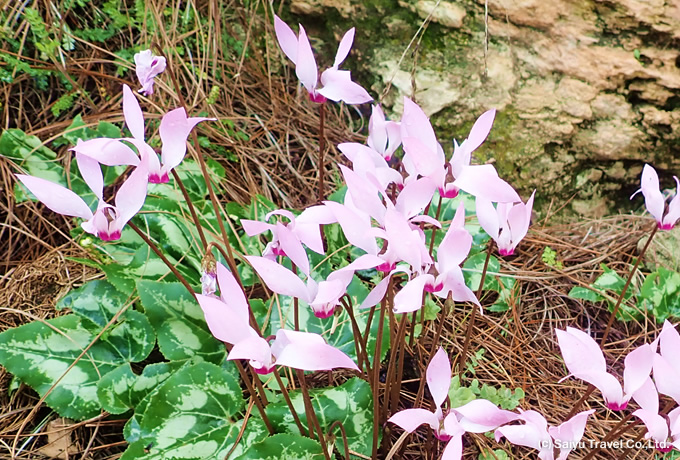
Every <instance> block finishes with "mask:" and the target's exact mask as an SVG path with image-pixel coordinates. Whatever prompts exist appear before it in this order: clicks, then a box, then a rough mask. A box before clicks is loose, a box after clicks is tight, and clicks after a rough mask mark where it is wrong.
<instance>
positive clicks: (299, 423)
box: [274, 369, 308, 436]
mask: <svg viewBox="0 0 680 460" xmlns="http://www.w3.org/2000/svg"><path fill="white" fill-rule="evenodd" d="M274 378H276V382H277V383H278V384H279V388H280V389H281V394H282V395H283V399H285V400H286V404H287V405H288V409H289V410H290V413H291V415H292V416H293V420H295V424H296V425H297V427H298V430H300V434H301V435H302V436H308V433H307V430H305V427H304V426H303V425H302V421H301V420H300V417H298V414H297V411H296V410H295V406H293V402H292V401H291V400H290V395H289V394H288V389H286V386H285V385H284V384H283V381H282V380H281V376H280V375H279V371H278V369H274Z"/></svg>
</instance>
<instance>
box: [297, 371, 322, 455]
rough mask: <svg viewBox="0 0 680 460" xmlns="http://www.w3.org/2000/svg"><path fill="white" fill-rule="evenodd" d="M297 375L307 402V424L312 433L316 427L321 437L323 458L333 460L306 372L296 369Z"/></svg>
mask: <svg viewBox="0 0 680 460" xmlns="http://www.w3.org/2000/svg"><path fill="white" fill-rule="evenodd" d="M295 373H296V374H297V377H298V380H299V382H300V390H302V399H303V400H304V402H305V410H306V412H307V424H308V425H309V426H310V430H309V431H310V433H311V432H312V429H311V427H314V429H315V430H316V433H317V434H318V437H319V443H321V449H322V450H323V456H324V457H325V459H326V460H331V457H330V455H329V454H328V447H327V446H326V437H325V436H324V432H323V430H322V429H321V425H320V424H319V419H318V418H317V416H316V412H314V406H313V405H312V399H311V397H310V396H309V391H308V390H307V382H306V380H305V373H304V371H301V370H299V369H295Z"/></svg>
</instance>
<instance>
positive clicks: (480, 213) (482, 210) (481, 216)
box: [475, 197, 501, 240]
mask: <svg viewBox="0 0 680 460" xmlns="http://www.w3.org/2000/svg"><path fill="white" fill-rule="evenodd" d="M475 207H476V208H477V209H476V210H477V220H478V221H479V225H481V226H482V228H483V229H484V231H485V232H486V233H488V234H489V236H490V237H491V238H493V239H494V240H497V239H498V234H499V232H500V230H501V221H500V219H499V218H498V212H497V211H496V208H494V206H493V203H492V202H491V200H487V199H486V198H482V197H477V199H475Z"/></svg>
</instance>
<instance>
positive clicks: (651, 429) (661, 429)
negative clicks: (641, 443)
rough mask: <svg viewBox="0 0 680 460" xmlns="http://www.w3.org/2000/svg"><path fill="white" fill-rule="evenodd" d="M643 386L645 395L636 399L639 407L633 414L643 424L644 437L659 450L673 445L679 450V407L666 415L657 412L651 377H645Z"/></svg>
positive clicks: (657, 402) (654, 389)
mask: <svg viewBox="0 0 680 460" xmlns="http://www.w3.org/2000/svg"><path fill="white" fill-rule="evenodd" d="M644 387H645V389H644V395H645V396H644V397H642V398H640V397H638V398H637V399H636V402H637V403H638V404H639V405H640V409H638V410H636V411H635V412H633V415H634V416H635V417H637V418H639V419H640V420H641V421H642V423H644V424H645V427H646V428H647V433H646V434H645V438H646V439H652V440H653V441H654V442H655V443H656V448H657V450H659V451H661V452H670V451H671V450H672V449H673V447H675V448H677V449H678V450H680V407H676V408H675V409H673V410H672V411H671V412H669V413H668V416H667V417H666V416H664V415H662V414H659V394H658V393H657V391H656V387H655V386H654V383H653V382H652V379H650V378H647V380H646V381H645V384H644Z"/></svg>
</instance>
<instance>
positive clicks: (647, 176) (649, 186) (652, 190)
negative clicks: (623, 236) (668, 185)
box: [631, 164, 664, 224]
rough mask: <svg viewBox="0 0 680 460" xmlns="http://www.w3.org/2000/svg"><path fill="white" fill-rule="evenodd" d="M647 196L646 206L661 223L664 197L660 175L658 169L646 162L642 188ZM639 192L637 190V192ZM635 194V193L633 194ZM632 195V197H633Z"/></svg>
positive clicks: (643, 193)
mask: <svg viewBox="0 0 680 460" xmlns="http://www.w3.org/2000/svg"><path fill="white" fill-rule="evenodd" d="M639 191H641V192H642V195H643V196H644V197H645V207H646V208H647V211H649V213H650V214H651V215H652V216H653V217H654V219H656V221H657V222H658V223H659V224H661V223H662V222H663V211H664V198H663V195H662V194H661V191H660V190H659V175H658V174H657V173H656V170H655V169H654V168H653V167H651V166H650V165H648V164H646V165H645V166H644V168H642V178H641V179H640V190H639ZM636 193H637V192H636ZM633 196H635V193H634V194H633ZM633 196H631V198H633Z"/></svg>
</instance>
